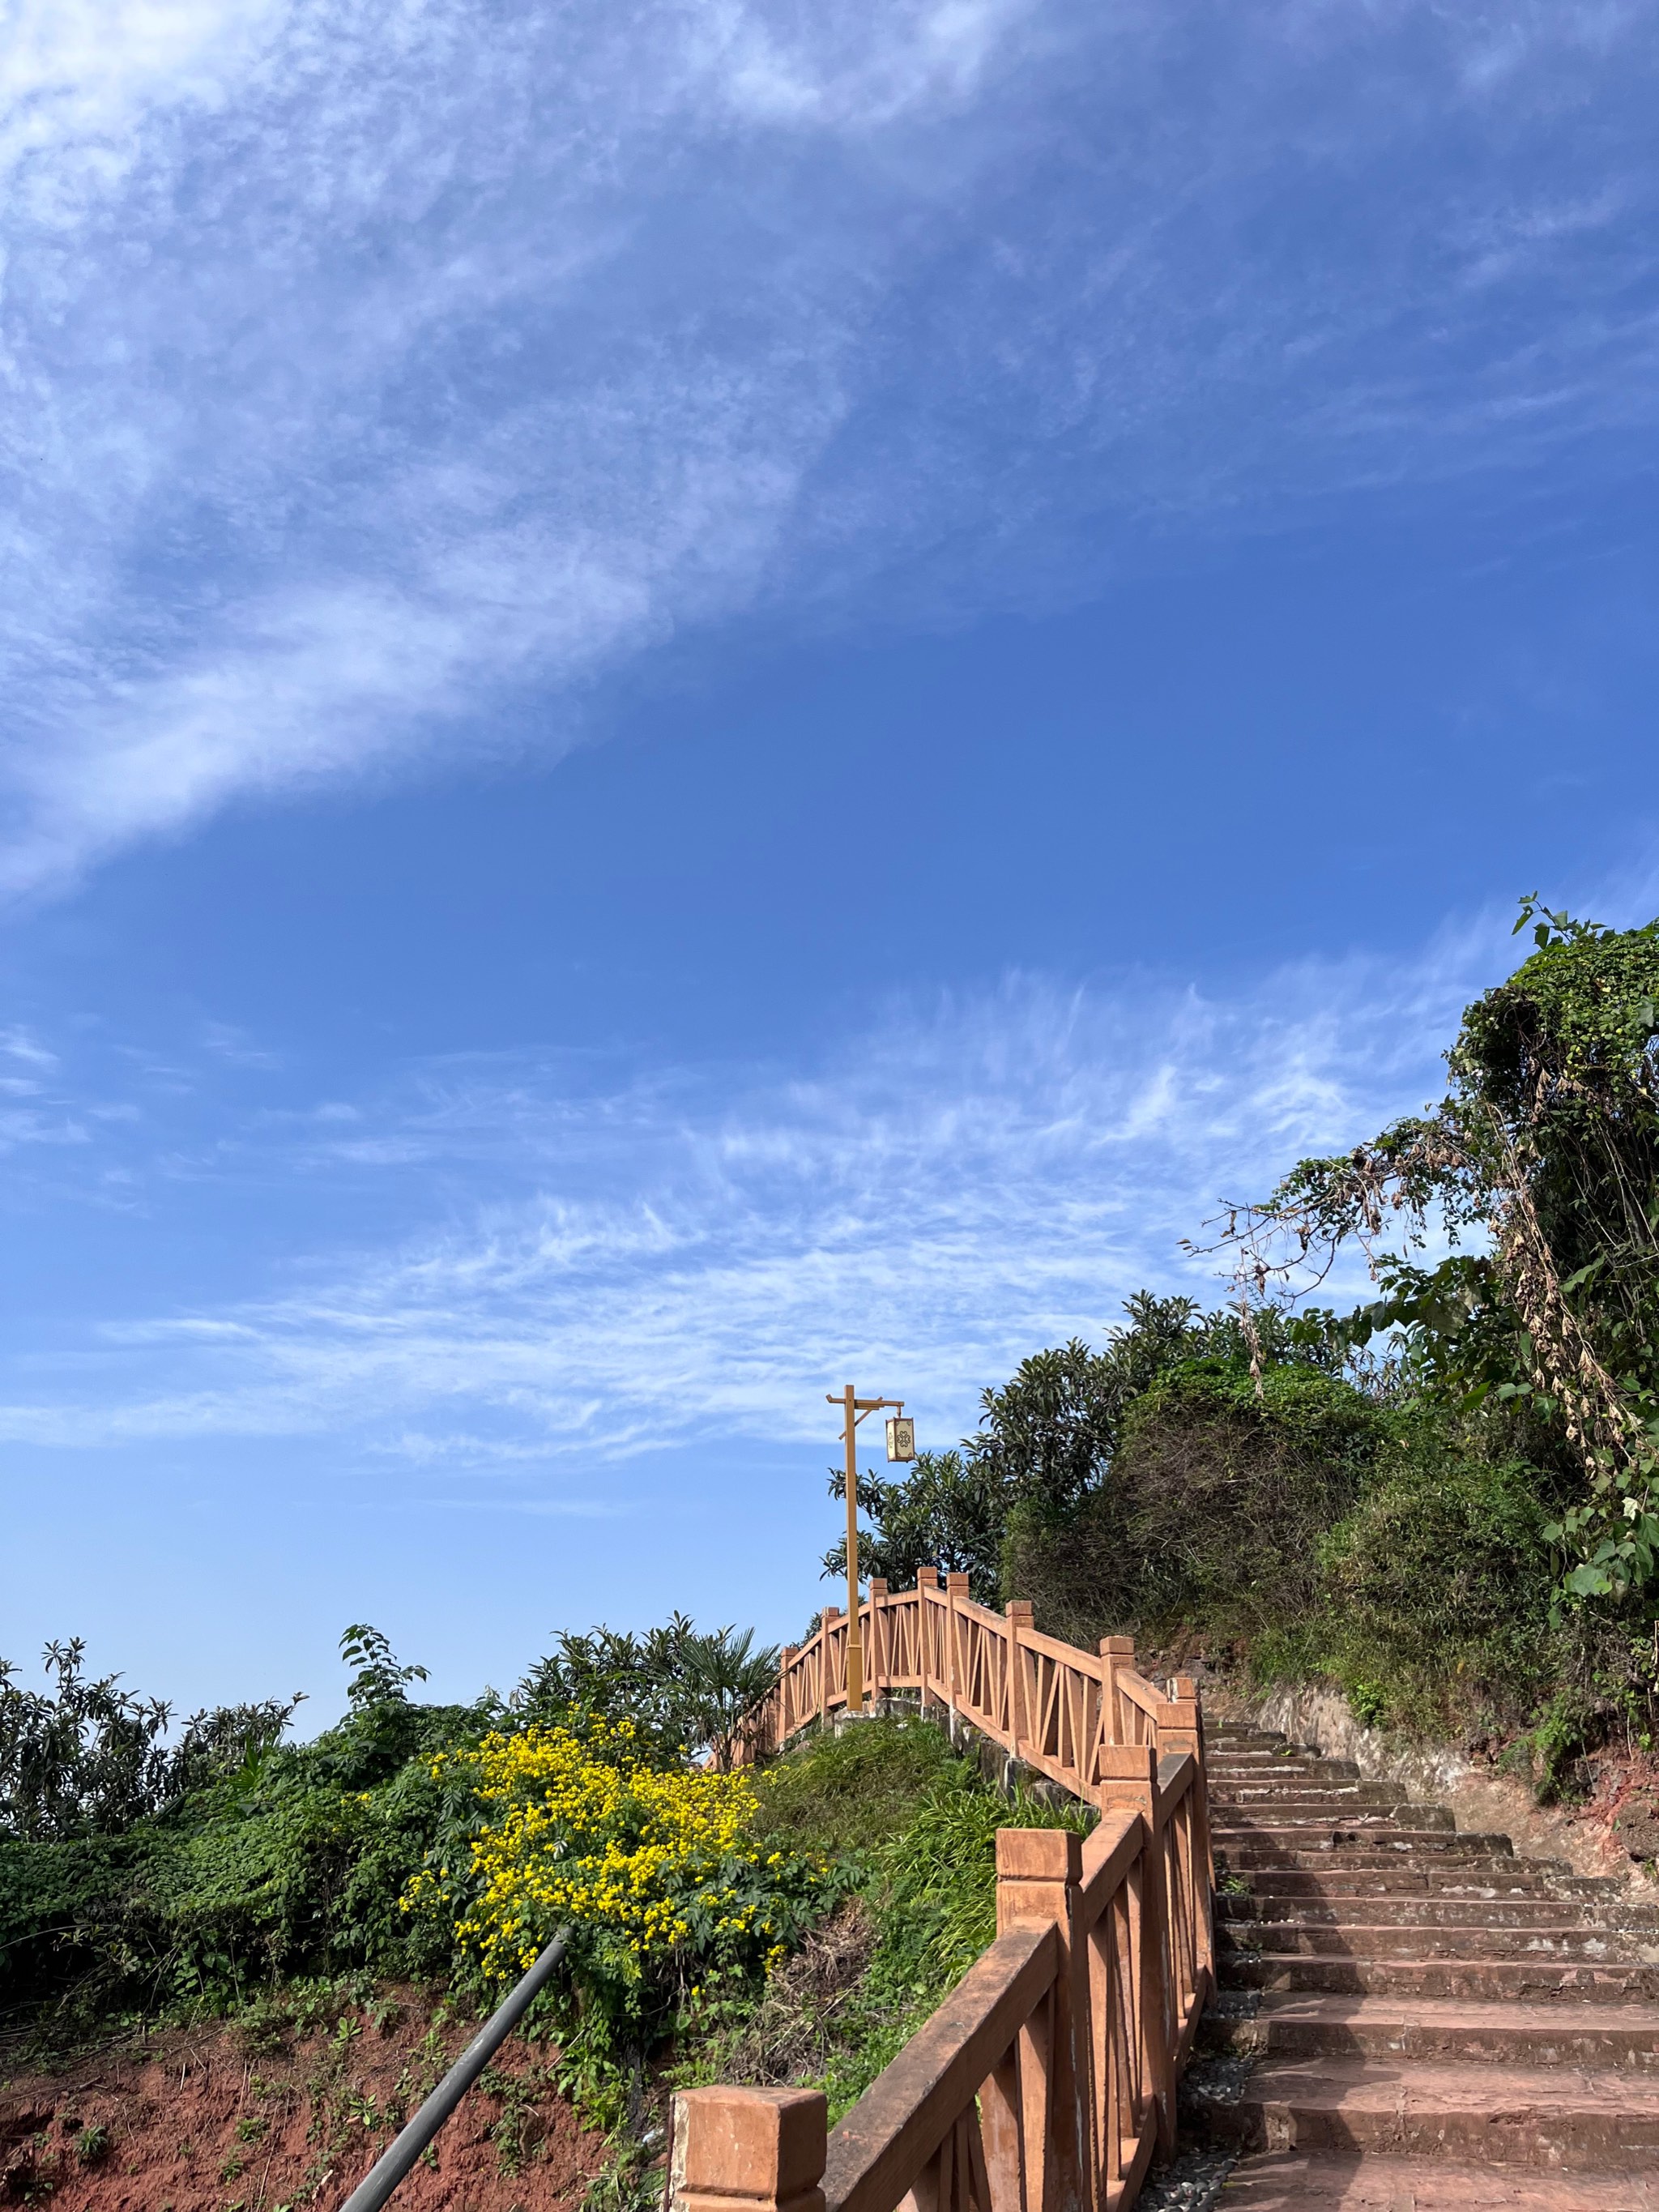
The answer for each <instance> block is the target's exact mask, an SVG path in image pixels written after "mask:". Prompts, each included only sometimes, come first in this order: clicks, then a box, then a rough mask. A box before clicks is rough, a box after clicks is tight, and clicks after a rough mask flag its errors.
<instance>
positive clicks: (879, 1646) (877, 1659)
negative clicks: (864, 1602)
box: [864, 1575, 893, 1705]
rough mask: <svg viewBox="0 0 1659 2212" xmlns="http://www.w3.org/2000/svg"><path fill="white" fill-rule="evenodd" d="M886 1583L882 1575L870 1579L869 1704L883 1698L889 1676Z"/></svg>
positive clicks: (867, 1673) (867, 1668)
mask: <svg viewBox="0 0 1659 2212" xmlns="http://www.w3.org/2000/svg"><path fill="white" fill-rule="evenodd" d="M887 1626H888V1624H887V1582H886V1577H884V1576H882V1575H872V1576H871V1577H870V1648H869V1652H868V1655H867V1656H866V1659H865V1662H864V1669H865V1680H866V1683H867V1685H868V1687H869V1692H870V1699H871V1703H872V1705H873V1704H874V1703H875V1702H876V1701H877V1700H878V1699H884V1697H885V1696H886V1693H887V1683H888V1678H889V1676H890V1674H891V1673H892V1671H893V1669H892V1660H891V1655H890V1652H889V1651H888V1649H887Z"/></svg>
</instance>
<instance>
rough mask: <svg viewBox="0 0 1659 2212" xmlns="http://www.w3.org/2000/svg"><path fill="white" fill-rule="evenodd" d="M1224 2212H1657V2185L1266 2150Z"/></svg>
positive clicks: (1232, 2190)
mask: <svg viewBox="0 0 1659 2212" xmlns="http://www.w3.org/2000/svg"><path fill="white" fill-rule="evenodd" d="M1221 2212H1659V2180H1650V2179H1649V2178H1648V2177H1647V2176H1645V2175H1644V2174H1639V2173H1550V2174H1545V2173H1527V2172H1522V2171H1521V2170H1519V2169H1517V2168H1516V2167H1514V2166H1497V2167H1494V2166H1448V2165H1446V2164H1445V2163H1444V2161H1443V2160H1439V2159H1425V2158H1356V2157H1352V2156H1340V2155H1339V2156H1336V2157H1332V2158H1317V2157H1314V2158H1310V2157H1309V2156H1308V2155H1307V2154H1305V2153H1304V2152H1301V2151H1264V2152H1261V2153H1259V2154H1257V2155H1256V2156H1255V2157H1253V2158H1246V2159H1242V2160H1240V2161H1239V2163H1238V2164H1237V2166H1235V2167H1234V2168H1233V2170H1232V2172H1231V2175H1230V2176H1229V2177H1228V2179H1227V2184H1226V2186H1225V2188H1224V2190H1223V2191H1222V2193H1221Z"/></svg>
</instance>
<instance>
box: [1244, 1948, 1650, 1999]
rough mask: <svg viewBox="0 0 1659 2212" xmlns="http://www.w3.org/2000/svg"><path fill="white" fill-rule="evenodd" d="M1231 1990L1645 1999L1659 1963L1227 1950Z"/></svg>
mask: <svg viewBox="0 0 1659 2212" xmlns="http://www.w3.org/2000/svg"><path fill="white" fill-rule="evenodd" d="M1216 1972H1217V1977H1218V1980H1219V1981H1220V1983H1221V1984H1222V1986H1223V1987H1224V1988H1225V1989H1250V1990H1302V1991H1306V1992H1308V1993H1310V1994H1322V1995H1324V1996H1401V1997H1405V1996H1412V1997H1475V1998H1479V1999H1480V2000H1481V2001H1482V2002H1486V2001H1516V2000H1518V2001H1521V2002H1528V2001H1530V2002H1536V2003H1547V2004H1548V2003H1562V2004H1638V2003H1644V2002H1646V2003H1650V2002H1653V2001H1654V2000H1655V1999H1656V1998H1659V1967H1654V1966H1642V1965H1638V1964H1636V1963H1633V1962H1628V1961H1622V1960H1621V1961H1610V1962H1607V1963H1601V1962H1595V1961H1588V1960H1575V1959H1547V1958H1529V1959H1468V1958H1443V1959H1421V1958H1419V1959H1396V1958H1357V1957H1350V1958H1319V1957H1304V1956H1302V1955H1301V1954H1297V1953H1294V1952H1273V1951H1256V1952H1245V1951H1223V1952H1218V1954H1217V1958H1216Z"/></svg>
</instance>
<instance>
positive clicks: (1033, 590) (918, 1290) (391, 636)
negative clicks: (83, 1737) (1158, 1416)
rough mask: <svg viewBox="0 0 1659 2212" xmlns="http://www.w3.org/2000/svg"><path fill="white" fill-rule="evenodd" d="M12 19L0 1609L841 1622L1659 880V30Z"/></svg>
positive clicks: (303, 1650) (1369, 11)
mask: <svg viewBox="0 0 1659 2212" xmlns="http://www.w3.org/2000/svg"><path fill="white" fill-rule="evenodd" d="M1656 32H1659V8H1656V7H1654V6H1650V5H1643V4H1629V5H1614V4H1610V5H1605V6H1600V7H1583V8H1571V7H1553V8H1549V9H1542V8H1538V9H1529V8H1520V7H1515V8H1510V9H1492V10H1487V11H1485V12H1479V11H1475V10H1473V9H1470V10H1466V11H1461V12H1460V11H1455V10H1444V9H1431V8H1428V7H1425V6H1421V5H1415V4H1408V0H1401V3H1400V4H1393V5H1389V4H1383V5H1377V4H1373V5H1370V6H1368V7H1361V6H1358V5H1352V4H1340V0H1327V4H1316V0H1301V4H1295V5H1288V4H1287V5H1280V6H1268V7H1264V8H1261V9H1254V10H1250V11H1248V12H1243V13H1242V12H1241V11H1239V10H1238V9H1224V8H1220V7H1209V6H1204V5H1194V4H1187V0H1173V4H1170V0H1165V3H1164V4H1161V5H1159V6H1158V7H1156V8H1152V7H1146V6H1139V5H1125V6H1121V7H1116V8H1112V9H1103V8H1100V7H1098V6H1085V5H1081V4H1073V0H927V4H923V0H911V4H907V3H906V0H889V4H887V5H884V6H864V5H860V4H857V0H853V4H849V5H848V6H846V7H843V8H841V9H834V10H826V9H822V8H806V7H804V6H803V7H794V6H791V5H787V4H777V5H773V6H769V7H762V6H757V5H751V4H745V3H744V0H724V4H720V5H714V4H704V3H703V0H676V4H648V0H641V3H640V4H635V5H631V6H630V5H617V4H615V0H611V4H608V5H604V6H601V5H599V4H590V0H567V4H564V5H562V6H560V7H557V8H554V7H544V6H538V5H535V4H520V5H515V6H513V7H511V8H508V7H505V6H484V5H471V4H466V0H427V4H404V5H402V6H392V7H386V6H383V5H377V6H375V7H374V8H372V9H371V8H369V7H367V6H360V5H357V4H355V0H315V4H308V3H307V0H263V4H247V0H238V4H236V5H234V6H232V5H230V4H228V0H100V4H95V5H94V4H92V0H83V3H78V0H16V4H15V5H14V6H13V7H12V9H11V10H10V12H9V15H8V17H7V35H6V40H5V42H4V43H5V48H6V52H5V54H4V58H3V59H0V101H3V106H0V167H3V171H4V177H5V205H6V210H7V213H6V217H5V222H4V264H3V273H0V283H3V291H0V426H3V428H0V468H3V471H4V493H3V500H0V531H3V538H0V546H3V557H4V562H5V577H6V583H5V589H4V592H3V593H0V655H3V667H4V674H3V687H4V688H3V699H4V721H3V751H0V894H3V899H4V905H3V909H0V963H3V967H0V972H3V980H4V985H5V994H4V1000H3V1005H0V1016H3V1020H0V1029H3V1036H0V1145H3V1146H4V1170H5V1171H4V1176H3V1182H0V1191H3V1205H4V1229H5V1249H6V1252H7V1255H8V1263H9V1264H8V1265H7V1267H5V1269H4V1270H3V1274H0V1284H3V1290H0V1297H3V1320H4V1328H3V1331H0V1482H3V1486H4V1496H3V1509H4V1516H5V1523H6V1527H7V1528H8V1531H9V1536H10V1539H11V1542H10V1547H9V1573H8V1575H7V1577H6V1583H5V1589H6V1598H5V1606H4V1614H5V1619H4V1627H3V1634H0V1651H4V1652H6V1653H8V1654H9V1656H12V1657H14V1658H15V1659H18V1660H21V1661H24V1662H32V1661H33V1654H34V1652H35V1650H37V1649H38V1646H39V1645H40V1643H41V1641H42V1640H43V1639H44V1638H46V1636H48V1635H62V1634H67V1633H72V1632H79V1633H82V1634H84V1635H85V1636H87V1637H88V1639H89V1643H90V1646H91V1655H92V1656H93V1658H94V1660H95V1661H97V1662H100V1663H102V1664H105V1665H108V1666H113V1667H119V1668H124V1669H125V1671H126V1673H127V1674H128V1675H129V1677H130V1679H131V1680H133V1681H134V1682H135V1683H136V1684H138V1685H140V1686H143V1687H145V1688H147V1689H154V1690H156V1691H158V1692H163V1693H166V1694H170V1695H173V1696H176V1697H177V1698H179V1699H181V1700H182V1701H184V1702H185V1703H186V1704H188V1703H190V1702H193V1701H197V1700H199V1699H208V1698H216V1697H221V1696H229V1695H242V1694H249V1695H252V1694H264V1693H265V1692H269V1691H271V1690H287V1689H289V1688H290V1687H294V1686H305V1687H306V1688H307V1689H308V1690H310V1691H312V1692H314V1693H315V1696H316V1699H317V1703H316V1705H314V1706H313V1711H316V1712H317V1713H319V1716H323V1717H325V1714H326V1711H328V1710H331V1705H330V1701H331V1699H334V1698H335V1697H336V1696H337V1670H336V1667H335V1662H334V1660H333V1656H332V1648H333V1643H334V1639H335V1638H336V1637H337V1633H338V1632H339V1629H340V1628H341V1627H342V1626H343V1625H344V1623H345V1622H346V1621H348V1620H356V1619H362V1618H368V1619H369V1620H374V1621H377V1622H379V1623H380V1624H382V1625H384V1626H386V1628H387V1629H388V1631H389V1632H391V1633H392V1637H393V1638H394V1640H395V1641H396V1643H397V1644H398V1647H399V1649H400V1650H404V1652H405V1653H406V1654H407V1655H408V1656H412V1657H416V1658H419V1659H422V1660H424V1661H425V1662H427V1663H428V1664H429V1665H430V1666H431V1667H432V1668H433V1674H434V1682H435V1686H436V1687H438V1688H439V1689H440V1690H441V1691H444V1692H452V1693H455V1694H461V1693H465V1692H470V1691H471V1690H472V1689H473V1688H475V1687H476V1686H477V1685H478V1684H479V1683H481V1682H482V1681H483V1680H494V1681H495V1682H497V1683H498V1684H506V1683H507V1682H509V1681H510V1680H513V1678H514V1677H515V1676H516V1674H518V1673H519V1672H520V1670H521V1669H522V1668H523V1667H524V1665H525V1664H526V1662H527V1661H528V1660H529V1659H530V1657H531V1656H532V1655H533V1653H534V1652H535V1651H536V1650H538V1649H541V1648H544V1644H545V1639H546V1637H547V1634H548V1632H550V1630H551V1629H552V1628H553V1627H554V1626H559V1625H581V1624H585V1623H586V1622H587V1621H589V1620H594V1619H598V1618H605V1619H608V1620H611V1621H612V1622H614V1623H617V1624H619V1625H620V1624H623V1623H631V1624H634V1625H642V1624H643V1623H644V1622H646V1621H647V1620H651V1619H654V1618H659V1617H660V1616H661V1615H662V1614H663V1613H665V1612H666V1611H667V1610H668V1609H669V1608H670V1607H672V1606H675V1605H679V1606H683V1607H685V1608H686V1609H688V1610H690V1611H691V1612H693V1613H696V1614H697V1615H698V1616H699V1617H701V1618H702V1619H705V1620H709V1619H720V1620H726V1619H730V1618H733V1617H737V1618H741V1619H744V1620H750V1619H753V1620H757V1622H758V1624H759V1625H760V1626H761V1627H762V1628H763V1631H765V1632H766V1633H768V1634H769V1635H781V1634H787V1633H790V1632H794V1631H796V1630H798V1629H799V1626H800V1624H801V1622H802V1620H803V1618H804V1616H805V1614H806V1613H807V1611H808V1609H809V1608H810V1607H811V1605H813V1604H814V1603H815V1602H817V1601H819V1599H820V1596H821V1595H822V1593H820V1592H819V1590H818V1589H817V1586H816V1583H815V1559H816V1555H817V1553H818V1552H819V1551H820V1550H821V1549H822V1548H823V1545H824V1544H825V1543H827V1542H828V1541H830V1539H831V1537H832V1536H833V1534H834V1530H833V1527H832V1526H831V1522H832V1520H833V1510H832V1509H831V1508H830V1507H829V1504H828V1502H827V1500H826V1499H825V1498H824V1495H823V1470H824V1468H825V1467H826V1465H827V1464H828V1462H829V1459H830V1457H831V1455H832V1454H833V1451H834V1435H833V1428H834V1423H833V1419H832V1418H831V1417H830V1416H829V1413H828V1409H827V1408H826V1407H824V1404H823V1394H824V1392H825V1391H826V1390H829V1389H836V1388H838V1387H839V1386H840V1384H841V1383H842V1382H843V1381H845V1380H846V1379H848V1377H849V1376H851V1377H852V1378H854V1379H855V1380H856V1381H857V1382H858V1383H859V1384H860V1388H865V1389H879V1390H883V1391H886V1392H889V1393H893V1394H902V1395H905V1396H906V1397H907V1398H908V1400H909V1401H911V1403H912V1404H913V1405H914V1407H915V1410H916V1412H917V1413H918V1415H919V1417H920V1421H921V1434H922V1437H923V1440H924V1441H927V1442H933V1443H940V1442H949V1441H950V1440H951V1439H953V1438H954V1437H956V1436H957V1435H959V1434H960V1433H961V1431H963V1428H964V1427H965V1426H967V1425H969V1422H970V1421H971V1419H972V1418H973V1415H974V1411H975V1401H976V1397H977V1393H978V1390H979V1389H980V1387H981V1385H982V1384H983V1383H987V1382H995V1381H997V1380H1000V1379H1001V1377H1002V1376H1005V1375H1006V1373H1007V1372H1008V1370H1010V1368H1011V1367H1012V1364H1013V1363H1014V1362H1015V1361H1016V1360H1017V1359H1018V1358H1019V1357H1020V1356H1021V1355H1022V1354H1023V1353H1024V1352H1027V1351H1030V1350H1031V1349H1033V1348H1035V1347H1036V1346H1039V1345H1041V1344H1043V1343H1047V1342H1051V1341H1054V1340H1057V1339H1059V1338H1060V1337H1063V1336H1065V1335H1067V1334H1072V1333H1073V1332H1079V1333H1082V1334H1086V1335H1090V1336H1091V1337H1098V1335H1099V1334H1100V1333H1101V1331H1102V1329H1103V1327H1104V1326H1105V1325H1106V1324H1107V1323H1108V1322H1109V1321H1110V1320H1111V1318H1112V1317H1113V1316H1114V1315H1115V1312H1116V1310H1117V1308H1118V1305H1119V1303H1120V1301H1121V1299H1122V1298H1123V1297H1125V1296H1126V1295H1127V1293H1128V1292H1129V1291H1133V1289H1135V1288H1137V1287H1138V1286H1139V1285H1141V1284H1142V1283H1151V1284H1154V1285H1158V1286H1161V1287H1169V1288H1173V1287H1177V1286H1181V1287H1186V1288H1189V1289H1192V1290H1194V1291H1195V1292H1197V1293H1198V1294H1200V1295H1209V1294H1210V1288H1211V1286H1210V1281H1209V1278H1208V1277H1207V1275H1206V1272H1205V1269H1204V1267H1202V1266H1201V1265H1199V1264H1195V1263H1194V1262H1193V1261H1190V1260H1188V1258H1186V1257H1185V1256H1184V1255H1183V1254H1182V1249H1181V1246H1180V1239H1181V1238H1182V1237H1184V1236H1188V1235H1191V1234H1193V1233H1194V1232H1195V1231H1196V1230H1197V1228H1198V1226H1199V1225H1200V1223H1201V1222H1202V1221H1203V1219H1204V1218H1205V1217H1206V1215H1207V1214H1209V1213H1211V1212H1213V1210H1214V1207H1215V1206H1216V1205H1217V1203H1218V1202H1219V1201H1221V1200H1226V1199H1230V1198H1234V1197H1238V1196H1243V1195H1249V1194H1255V1193H1259V1192H1260V1191H1261V1189H1263V1188H1265V1187H1266V1186H1267V1183H1268V1182H1271V1180H1272V1179H1273V1176H1274V1175H1275V1174H1276V1173H1277V1172H1278V1171H1279V1170H1280V1169H1281V1168H1282V1167H1283V1166H1284V1165H1285V1164H1287V1163H1288V1162H1289V1161H1290V1160H1291V1159H1292V1158H1295V1157H1296V1156H1297V1154H1298V1153H1299V1152H1302V1151H1305V1150H1307V1149H1310V1148H1322V1147H1326V1146H1336V1145H1340V1144H1342V1143H1344V1142H1346V1141H1349V1140H1351V1139H1353V1138H1354V1137H1356V1136H1358V1135H1359V1134H1362V1133H1366V1132H1368V1131H1369V1130H1370V1129H1371V1128H1372V1127H1375V1126H1376V1124H1377V1123H1378V1122H1379V1121H1381V1120H1382V1119H1383V1118H1384V1117H1386V1116H1387V1115H1389V1114H1391V1113H1393V1112H1395V1111H1398V1110H1401V1109H1407V1108H1410V1107H1412V1106H1414V1105H1416V1104H1419V1103H1421V1102H1422V1100H1423V1099H1424V1098H1425V1097H1428V1096H1429V1095H1431V1092H1432V1091H1433V1089H1434V1086H1435V1084H1436V1081H1437V1054H1438V1052H1439V1051H1440V1049H1441V1048H1443V1045H1444V1043H1445V1042H1446V1041H1447V1039H1448V1038H1449V1034H1450V1032H1451V1030H1452V1027H1453V1026H1454V1024H1455V1018H1456V1014H1457V1011H1458V1009H1459V1007H1460V1006H1462V1003H1463V1002H1464V1000H1466V999H1467V998H1468V996H1470V995H1471V994H1473V993H1474V991H1476V990H1477V989H1479V988H1480V987H1483V986H1484V985H1485V984H1486V983H1487V982H1489V981H1492V980H1494V979H1495V978H1496V977H1497V976H1498V975H1501V974H1502V973H1503V972H1504V969H1505V967H1506V965H1507V964H1508V963H1510V960H1511V959H1512V957H1513V951H1514V948H1513V946H1512V945H1511V943H1510V938H1509V934H1508V929H1509V919H1510V915H1512V913H1513V902H1514V900H1515V898H1516V896H1517V894H1519V893H1520V892H1522V891H1525V890H1531V889H1533V888H1534V887H1539V888H1541V889H1542V890H1544V891H1545V892H1546V894H1547V896H1550V897H1551V898H1552V899H1553V900H1555V899H1562V900H1568V901H1571V902H1573V903H1575V904H1576V905H1577V906H1579V907H1581V908H1589V909H1591V910H1594V911H1595V912H1596V913H1597V914H1598V915H1602V916H1604V917H1607V918H1611V919H1618V920H1636V919H1645V918H1646V917H1647V915H1649V914H1650V913H1651V912H1653V911H1654V910H1655V909H1656V907H1659V899H1656V896H1655V892H1656V888H1659V886H1656V876H1659V845H1656V828H1659V822H1656V816H1659V806H1656V804H1655V799H1654V797H1653V793H1654V777H1653V773H1652V766H1653V760H1654V753H1655V748H1654V743H1653V735H1652V729H1653V713H1654V704H1655V698H1656V690H1659V686H1656V672H1659V671H1656V645H1659V639H1656V629H1655V621H1654V604H1655V592H1654V586H1655V580H1656V568H1659V531H1656V526H1655V516H1654V501H1653V491H1654V478H1655V461H1656V451H1659V447H1656V435H1655V433H1656V416H1659V283H1656V275H1659V267H1656V264H1659V221H1656V216H1659V210H1656V206H1655V199H1656V173H1655V170H1654V167H1653V163H1652V159H1651V128H1652V120H1651V119H1652V116H1653V113H1654V112H1655V106H1656V95H1659V38H1656Z"/></svg>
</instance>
